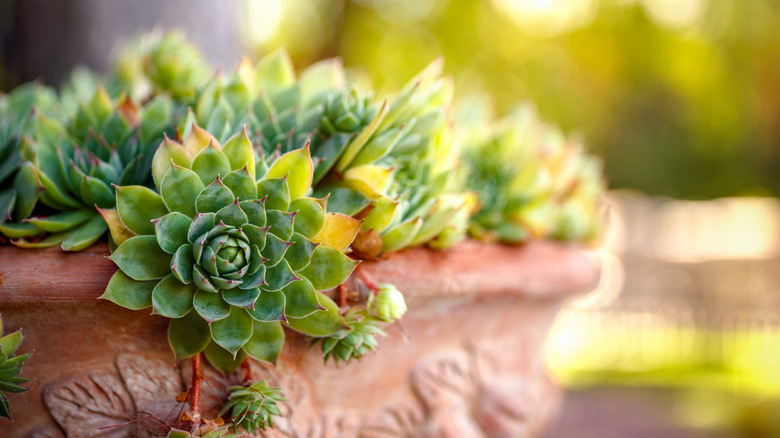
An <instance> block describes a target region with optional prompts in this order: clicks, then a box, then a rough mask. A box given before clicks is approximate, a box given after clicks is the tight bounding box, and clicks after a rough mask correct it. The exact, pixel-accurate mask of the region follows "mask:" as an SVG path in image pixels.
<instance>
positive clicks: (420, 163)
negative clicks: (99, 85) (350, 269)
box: [191, 52, 468, 256]
mask: <svg viewBox="0 0 780 438" xmlns="http://www.w3.org/2000/svg"><path fill="white" fill-rule="evenodd" d="M345 78H346V74H345V72H344V70H343V68H342V66H341V64H340V62H339V61H337V60H326V61H321V62H319V63H316V64H314V65H312V66H311V67H309V68H308V69H306V70H304V71H303V72H302V73H301V74H300V76H298V77H296V74H295V70H294V69H293V67H292V63H291V62H290V60H289V58H288V57H287V55H286V54H285V53H284V52H275V53H273V54H271V55H268V56H267V57H265V58H264V59H262V60H261V61H260V62H259V63H258V64H257V66H254V67H253V66H251V64H249V63H248V62H247V61H244V62H243V63H242V64H241V66H240V67H239V68H238V69H237V71H236V72H235V73H233V74H232V75H228V76H218V77H215V78H214V79H213V80H212V81H211V82H210V83H209V85H207V86H206V87H205V88H204V90H203V92H202V93H201V94H200V97H199V99H198V103H197V105H196V106H195V111H194V113H193V114H192V116H191V120H196V121H197V122H198V123H200V124H201V125H203V126H205V127H206V128H207V130H209V131H210V132H216V133H217V134H216V136H217V138H218V139H225V138H227V137H228V136H231V135H234V134H235V133H236V132H238V131H239V130H240V129H241V128H242V127H243V126H245V125H246V126H248V127H249V132H250V135H253V137H256V138H257V139H258V141H257V143H258V144H259V146H260V148H261V149H262V151H263V152H264V155H266V156H272V155H273V153H274V152H276V151H278V152H280V153H285V152H288V151H290V150H293V149H297V148H300V147H302V146H303V145H304V144H306V143H309V145H310V149H311V153H312V157H313V159H314V161H315V171H314V178H313V185H314V190H315V193H316V194H317V196H320V197H325V196H330V198H329V203H330V204H329V205H330V206H331V210H332V211H335V212H340V213H344V214H347V215H349V216H354V217H356V218H360V219H362V220H363V221H364V223H363V226H362V230H363V232H364V233H371V234H369V235H367V236H364V238H361V239H359V241H358V242H356V244H357V246H361V245H360V242H362V241H365V242H366V245H367V246H366V247H363V248H358V249H360V253H363V254H366V255H369V256H371V255H376V254H378V252H379V251H381V250H382V247H383V246H385V250H387V251H391V250H397V249H401V248H403V247H406V246H412V245H420V244H423V243H426V242H428V241H431V240H432V239H434V238H436V236H438V235H439V234H441V233H443V232H445V230H447V229H448V228H450V227H451V225H452V224H451V220H453V218H454V217H455V216H456V214H457V212H458V211H461V210H464V209H466V207H467V205H468V202H466V200H465V199H461V198H463V195H461V194H460V193H459V191H460V187H461V181H462V177H461V176H460V175H458V172H454V169H455V168H456V165H457V156H458V153H457V152H456V150H455V144H454V142H453V141H452V137H451V129H450V127H449V124H448V121H447V111H448V105H449V101H450V98H451V88H452V87H451V83H450V82H449V81H447V80H444V79H442V78H441V63H434V64H432V65H431V66H430V67H429V68H427V69H425V70H424V71H423V72H422V73H420V75H418V76H417V77H415V78H414V79H413V80H412V81H410V82H409V84H408V85H407V86H406V87H404V89H403V90H401V92H400V93H399V94H398V96H396V97H395V98H394V99H392V101H390V102H387V101H385V102H379V101H376V100H374V99H372V98H371V96H370V95H366V94H364V93H361V92H359V91H357V90H356V89H355V88H354V87H352V86H350V84H349V83H348V82H347V81H346V79H345ZM452 157H455V159H453V158H452ZM264 165H265V164H264V163H263V162H262V161H261V162H259V163H258V166H259V167H263V166H264ZM420 183H424V184H428V186H430V189H428V190H426V191H421V190H420V189H421V187H428V186H425V185H421V184H420ZM434 186H435V187H434ZM444 195H447V199H446V200H444V201H442V202H439V201H437V198H439V197H442V196H444ZM460 222H462V223H463V225H461V226H460V229H461V230H465V222H466V221H464V220H461V221H460ZM399 227H400V229H398V231H395V232H393V230H395V229H396V228H399ZM450 234H452V233H450ZM464 234H465V232H461V233H460V236H461V237H462V236H463V235H464ZM450 240H453V241H455V240H457V239H455V238H454V237H453V236H451V237H450ZM385 241H386V243H387V244H386V245H383V242H385ZM376 248H378V250H376Z"/></svg>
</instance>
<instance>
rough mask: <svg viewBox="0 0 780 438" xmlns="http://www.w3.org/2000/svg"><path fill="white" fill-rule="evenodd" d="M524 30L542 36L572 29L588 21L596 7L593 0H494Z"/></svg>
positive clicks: (550, 35)
mask: <svg viewBox="0 0 780 438" xmlns="http://www.w3.org/2000/svg"><path fill="white" fill-rule="evenodd" d="M493 4H494V6H495V7H496V9H498V11H499V12H500V13H503V14H505V15H507V16H508V17H509V18H510V19H511V20H512V21H514V22H515V24H517V26H518V27H520V28H521V29H523V30H524V31H526V32H528V33H530V34H534V35H537V36H541V37H552V36H555V35H558V34H561V33H565V32H571V31H573V30H575V29H577V28H578V27H580V26H583V25H585V24H587V23H588V22H589V21H590V19H591V18H592V17H593V14H594V13H595V9H596V6H597V5H596V2H595V1H594V0H493Z"/></svg>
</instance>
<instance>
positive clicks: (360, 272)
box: [355, 265, 379, 292]
mask: <svg viewBox="0 0 780 438" xmlns="http://www.w3.org/2000/svg"><path fill="white" fill-rule="evenodd" d="M355 272H356V273H357V275H358V278H360V280H362V281H363V283H364V284H365V285H366V287H367V288H369V289H370V290H371V291H372V292H378V291H379V286H377V285H376V283H375V282H374V280H372V279H371V277H369V276H368V274H366V273H365V272H363V270H362V269H360V265H358V266H357V268H355Z"/></svg>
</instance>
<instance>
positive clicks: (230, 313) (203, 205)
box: [103, 126, 360, 372]
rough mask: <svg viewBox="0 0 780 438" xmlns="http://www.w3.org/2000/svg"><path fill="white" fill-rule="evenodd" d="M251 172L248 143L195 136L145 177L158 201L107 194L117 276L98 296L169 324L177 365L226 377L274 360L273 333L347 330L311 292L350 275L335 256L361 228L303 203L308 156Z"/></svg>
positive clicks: (314, 203) (279, 339)
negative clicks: (205, 367)
mask: <svg viewBox="0 0 780 438" xmlns="http://www.w3.org/2000/svg"><path fill="white" fill-rule="evenodd" d="M254 163H255V157H254V150H253V148H252V145H251V143H250V141H249V139H248V137H247V135H246V133H242V134H239V135H237V136H234V137H233V138H231V139H230V140H228V141H227V142H226V144H225V146H224V147H221V146H220V145H219V144H218V143H217V142H216V140H215V139H214V138H213V137H211V136H210V135H209V134H208V133H207V132H206V131H204V130H202V129H200V128H198V127H197V126H195V127H194V128H193V129H192V131H191V132H190V133H189V135H188V136H187V139H186V140H185V142H184V143H183V144H178V143H175V142H173V141H170V140H166V141H164V142H163V144H162V145H161V146H160V147H159V148H158V150H157V152H156V154H155V157H154V160H153V164H152V173H153V176H154V180H155V182H156V185H157V188H158V189H159V193H160V194H157V193H155V192H154V191H152V190H150V189H148V188H146V187H142V186H128V187H117V189H116V193H117V210H116V214H115V219H114V220H110V221H109V226H110V228H111V232H112V235H113V236H114V239H115V240H116V241H117V243H120V244H119V246H118V248H117V249H116V251H114V253H113V254H112V255H111V260H113V261H114V262H115V263H116V264H117V266H118V267H119V271H117V273H116V274H115V275H114V277H113V278H112V279H111V281H110V282H109V284H108V287H107V289H106V292H105V293H104V295H103V298H105V299H108V300H111V301H113V302H115V303H117V304H119V305H121V306H124V307H127V308H131V309H141V308H145V307H149V306H151V307H152V309H153V313H155V314H158V315H161V316H164V317H167V318H171V324H170V328H169V341H170V343H171V346H172V347H173V350H174V352H175V354H176V356H177V358H179V359H181V358H184V357H188V356H191V355H194V354H197V353H199V352H201V351H205V354H206V356H207V358H208V359H209V360H210V361H211V362H212V364H214V365H215V366H217V368H219V369H221V370H223V371H226V372H229V371H231V370H232V369H234V368H235V367H236V366H237V365H238V364H239V363H240V361H241V360H243V358H244V355H245V354H249V355H250V356H252V357H255V358H257V359H261V360H267V361H270V362H274V361H275V360H276V358H277V356H278V355H279V352H280V350H281V348H282V345H283V344H284V332H283V330H282V324H285V325H287V326H288V327H290V328H293V329H295V330H297V331H300V332H303V333H305V334H307V335H310V336H329V335H332V334H333V333H336V332H338V331H339V330H342V329H344V328H346V325H345V323H344V321H343V319H342V317H341V316H340V314H339V311H338V307H337V306H336V304H335V303H334V302H333V301H332V300H330V299H329V298H327V297H326V296H325V295H323V294H322V293H321V292H320V291H322V290H326V289H331V288H333V287H336V286H338V285H339V284H341V283H342V282H343V281H344V280H346V278H347V277H348V276H349V274H350V273H351V272H352V270H353V269H354V267H355V265H356V262H354V261H353V260H352V259H350V258H349V257H347V256H346V255H345V254H344V251H345V250H346V249H347V247H348V246H349V243H350V242H351V240H352V239H353V238H354V236H355V234H356V233H357V230H358V229H359V226H360V225H359V223H358V222H357V221H355V220H354V219H351V218H347V217H345V216H342V215H337V214H327V213H326V212H325V200H320V199H314V198H309V197H305V194H306V193H307V191H308V190H309V189H310V185H311V180H312V173H313V163H312V160H311V156H310V154H309V149H308V147H304V148H301V149H298V150H294V151H291V152H289V153H287V154H284V155H282V156H281V157H279V158H278V159H277V160H276V161H274V162H273V163H272V164H271V165H270V167H269V169H268V170H267V172H265V174H264V175H256V169H255V165H254ZM105 216H107V217H111V215H105Z"/></svg>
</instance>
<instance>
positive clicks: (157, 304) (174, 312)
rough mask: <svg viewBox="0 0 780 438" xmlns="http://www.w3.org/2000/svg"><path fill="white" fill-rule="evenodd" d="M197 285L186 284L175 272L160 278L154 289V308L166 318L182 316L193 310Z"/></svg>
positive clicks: (155, 311) (156, 312)
mask: <svg viewBox="0 0 780 438" xmlns="http://www.w3.org/2000/svg"><path fill="white" fill-rule="evenodd" d="M195 291H196V289H195V287H194V286H193V285H191V284H184V283H182V282H180V281H179V280H177V279H176V277H174V276H173V274H171V275H168V276H167V277H165V278H163V279H162V280H160V282H159V283H157V285H156V286H155V287H154V290H152V309H153V310H154V313H155V314H157V315H161V316H164V317H166V318H181V317H183V316H184V315H186V314H187V313H189V312H190V310H192V300H193V298H194V297H195Z"/></svg>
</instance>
